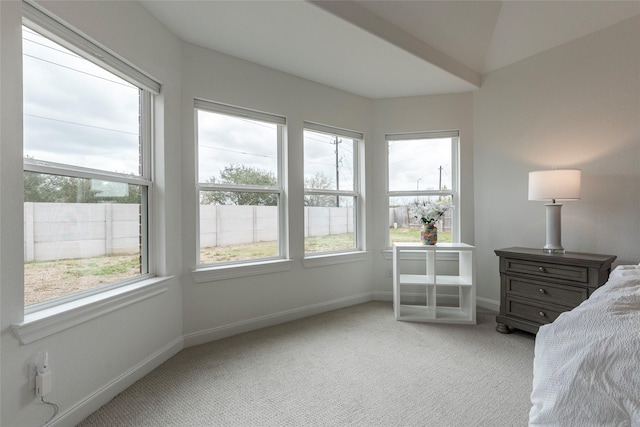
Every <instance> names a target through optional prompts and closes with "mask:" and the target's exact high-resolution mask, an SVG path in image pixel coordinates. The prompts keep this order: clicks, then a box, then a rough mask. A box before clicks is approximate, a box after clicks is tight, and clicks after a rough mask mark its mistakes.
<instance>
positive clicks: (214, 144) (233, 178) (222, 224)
mask: <svg viewBox="0 0 640 427" xmlns="http://www.w3.org/2000/svg"><path fill="white" fill-rule="evenodd" d="M198 103H199V104H198V105H201V106H203V107H204V108H208V107H209V108H211V110H208V109H202V108H196V110H195V111H196V119H197V138H198V142H197V144H198V177H199V178H198V179H199V183H198V191H199V198H200V208H199V224H198V226H199V241H200V243H199V264H200V265H206V264H215V263H234V262H247V261H255V260H261V259H272V258H278V257H281V256H282V253H283V249H282V241H283V239H282V225H281V224H282V215H283V214H282V206H281V202H280V201H281V197H282V191H281V186H280V178H279V176H280V161H279V159H280V154H279V153H280V152H281V148H280V146H281V141H282V125H280V124H277V123H270V122H267V121H263V120H256V119H253V118H251V117H247V116H250V115H251V112H250V111H249V110H247V112H246V113H247V114H246V116H243V117H238V116H234V115H231V114H226V113H221V112H218V111H216V110H217V109H225V108H226V106H222V105H221V104H216V103H210V104H207V103H206V102H205V101H198ZM234 110H236V111H237V110H239V109H238V108H235V107H234Z"/></svg>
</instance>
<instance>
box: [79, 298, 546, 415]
mask: <svg viewBox="0 0 640 427" xmlns="http://www.w3.org/2000/svg"><path fill="white" fill-rule="evenodd" d="M494 319H495V313H491V312H488V311H481V310H479V311H478V325H476V326H469V325H465V326H462V325H437V324H427V323H407V322H398V321H396V320H395V319H394V317H393V310H392V307H391V304H390V303H386V302H370V303H366V304H361V305H357V306H353V307H348V308H345V309H341V310H336V311H333V312H329V313H324V314H320V315H317V316H313V317H309V318H306V319H302V320H298V321H294V322H290V323H286V324H283V325H279V326H274V327H271V328H266V329H262V330H259V331H254V332H249V333H245V334H242V335H238V336H235V337H231V338H227V339H223V340H219V341H216V342H212V343H209V344H205V345H201V346H197V347H191V348H188V349H185V350H183V351H181V352H180V353H178V354H177V355H176V356H175V357H173V358H172V359H170V360H168V361H167V362H166V363H164V364H163V365H161V366H160V367H159V368H158V369H156V370H154V371H153V372H151V373H150V374H149V375H147V376H146V377H144V378H143V379H141V380H140V381H138V382H137V383H135V384H134V385H133V386H132V387H130V388H129V389H127V390H126V391H125V392H124V393H122V394H120V395H119V396H117V397H116V398H115V399H113V400H112V401H111V402H109V403H108V404H107V405H105V406H104V407H102V408H101V409H100V410H98V411H97V412H95V413H94V414H92V415H91V416H90V417H88V418H87V419H86V420H84V421H83V422H82V423H81V424H80V426H83V427H89V426H307V425H309V426H343V425H354V426H438V427H443V426H491V427H498V426H526V425H527V420H528V413H529V407H530V405H529V395H530V393H531V381H532V367H533V348H534V336H533V335H530V334H527V333H524V332H515V333H513V334H510V335H503V334H500V333H497V332H496V331H495V320H494Z"/></svg>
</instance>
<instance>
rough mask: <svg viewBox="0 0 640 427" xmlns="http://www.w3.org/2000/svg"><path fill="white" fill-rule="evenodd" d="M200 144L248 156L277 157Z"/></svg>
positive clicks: (203, 146)
mask: <svg viewBox="0 0 640 427" xmlns="http://www.w3.org/2000/svg"><path fill="white" fill-rule="evenodd" d="M199 146H200V147H201V148H208V149H210V150H220V151H228V152H230V153H239V154H246V155H248V156H256V157H266V158H269V159H275V158H276V156H268V155H266V154H256V153H249V152H247V151H240V150H231V149H228V148H220V147H212V146H210V145H205V144H199Z"/></svg>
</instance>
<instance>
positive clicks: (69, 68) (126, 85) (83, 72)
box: [22, 53, 138, 90]
mask: <svg viewBox="0 0 640 427" xmlns="http://www.w3.org/2000/svg"><path fill="white" fill-rule="evenodd" d="M22 55H23V56H28V57H29V58H33V59H36V60H38V61H42V62H47V63H49V64H52V65H56V66H58V67H62V68H66V69H68V70H72V71H75V72H78V73H82V74H86V75H88V76H91V77H95V78H97V79H102V80H106V81H108V82H111V83H115V84H118V85H121V86H124V87H127V88H130V89H136V90H138V88H137V87H135V86H133V85H131V84H128V83H122V82H117V81H115V80H110V79H108V78H106V77H101V76H97V75H95V74H91V73H88V72H86V71H81V70H78V69H76V68H73V67H68V66H66V65H62V64H58V63H57V62H53V61H48V60H46V59H42V58H38V57H37V56H33V55H29V54H27V53H23V54H22Z"/></svg>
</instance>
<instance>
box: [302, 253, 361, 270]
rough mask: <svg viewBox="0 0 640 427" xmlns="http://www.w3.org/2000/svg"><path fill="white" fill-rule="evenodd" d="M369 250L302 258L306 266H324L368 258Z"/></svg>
mask: <svg viewBox="0 0 640 427" xmlns="http://www.w3.org/2000/svg"><path fill="white" fill-rule="evenodd" d="M367 255H368V252H365V251H362V252H346V253H340V254H330V255H317V256H309V257H306V258H304V259H303V260H302V265H303V266H304V268H313V267H323V266H326V265H334V264H344V263H348V262H362V261H365V260H366V259H367Z"/></svg>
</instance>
